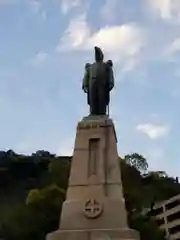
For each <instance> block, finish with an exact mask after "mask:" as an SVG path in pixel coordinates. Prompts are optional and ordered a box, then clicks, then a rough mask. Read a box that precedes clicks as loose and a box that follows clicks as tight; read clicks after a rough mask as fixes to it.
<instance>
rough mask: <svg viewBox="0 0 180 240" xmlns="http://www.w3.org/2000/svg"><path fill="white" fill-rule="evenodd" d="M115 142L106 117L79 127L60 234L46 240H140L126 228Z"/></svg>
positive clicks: (111, 124) (109, 120)
mask: <svg viewBox="0 0 180 240" xmlns="http://www.w3.org/2000/svg"><path fill="white" fill-rule="evenodd" d="M116 142H117V140H116V134H115V129H114V124H113V122H112V120H111V119H109V118H108V117H107V116H104V117H98V116H96V117H94V118H93V117H87V118H84V119H83V120H82V121H81V122H79V123H78V126H77V133H76V140H75V147H74V154H73V159H72V163H71V171H70V178H69V187H68V190H67V196H66V201H65V202H64V204H63V208H62V213H61V220H60V226H59V230H58V231H56V232H54V233H51V234H48V236H47V240H61V239H62V240H106V239H107V240H108V239H109V240H110V239H113V240H123V239H129V240H130V239H131V240H133V239H139V235H138V233H137V232H136V231H134V230H130V229H129V228H128V225H127V215H126V209H125V202H124V198H123V192H122V182H121V173H120V169H119V160H118V153H117V146H116Z"/></svg>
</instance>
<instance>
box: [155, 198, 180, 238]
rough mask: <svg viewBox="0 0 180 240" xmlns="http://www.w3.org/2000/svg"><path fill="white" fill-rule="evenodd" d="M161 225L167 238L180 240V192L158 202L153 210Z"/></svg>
mask: <svg viewBox="0 0 180 240" xmlns="http://www.w3.org/2000/svg"><path fill="white" fill-rule="evenodd" d="M151 215H152V216H155V217H156V219H157V223H158V225H159V227H160V228H161V229H163V230H165V234H166V237H167V239H169V240H180V194H179V195H176V196H174V197H172V198H170V199H168V200H166V201H163V202H160V203H157V204H155V205H154V207H153V210H152V214H151Z"/></svg>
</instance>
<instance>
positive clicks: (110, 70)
mask: <svg viewBox="0 0 180 240" xmlns="http://www.w3.org/2000/svg"><path fill="white" fill-rule="evenodd" d="M108 72H109V90H110V91H111V90H112V89H113V87H114V73H113V68H112V67H111V66H109V71H108Z"/></svg>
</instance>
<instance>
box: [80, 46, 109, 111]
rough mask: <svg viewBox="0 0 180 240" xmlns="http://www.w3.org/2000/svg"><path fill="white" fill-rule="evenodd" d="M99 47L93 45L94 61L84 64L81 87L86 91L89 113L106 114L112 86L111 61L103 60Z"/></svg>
mask: <svg viewBox="0 0 180 240" xmlns="http://www.w3.org/2000/svg"><path fill="white" fill-rule="evenodd" d="M103 59H104V55H103V52H102V51H101V49H100V48H98V47H95V62H94V63H92V64H90V63H86V65H85V74H84V78H83V84H82V88H83V90H84V92H85V93H87V102H88V105H89V106H90V114H91V115H106V109H107V106H108V105H109V101H110V91H111V90H112V89H113V87H114V76H113V69H112V67H113V63H112V61H111V60H108V61H107V62H104V61H103Z"/></svg>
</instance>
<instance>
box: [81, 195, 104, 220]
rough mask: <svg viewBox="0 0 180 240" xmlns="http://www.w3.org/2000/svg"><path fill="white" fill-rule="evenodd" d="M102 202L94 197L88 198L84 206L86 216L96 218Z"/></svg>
mask: <svg viewBox="0 0 180 240" xmlns="http://www.w3.org/2000/svg"><path fill="white" fill-rule="evenodd" d="M102 210H103V209H102V204H100V203H99V202H98V201H97V200H95V199H89V200H88V201H86V203H85V206H84V214H85V215H86V217H88V218H96V217H98V216H99V215H100V214H101V213H102Z"/></svg>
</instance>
